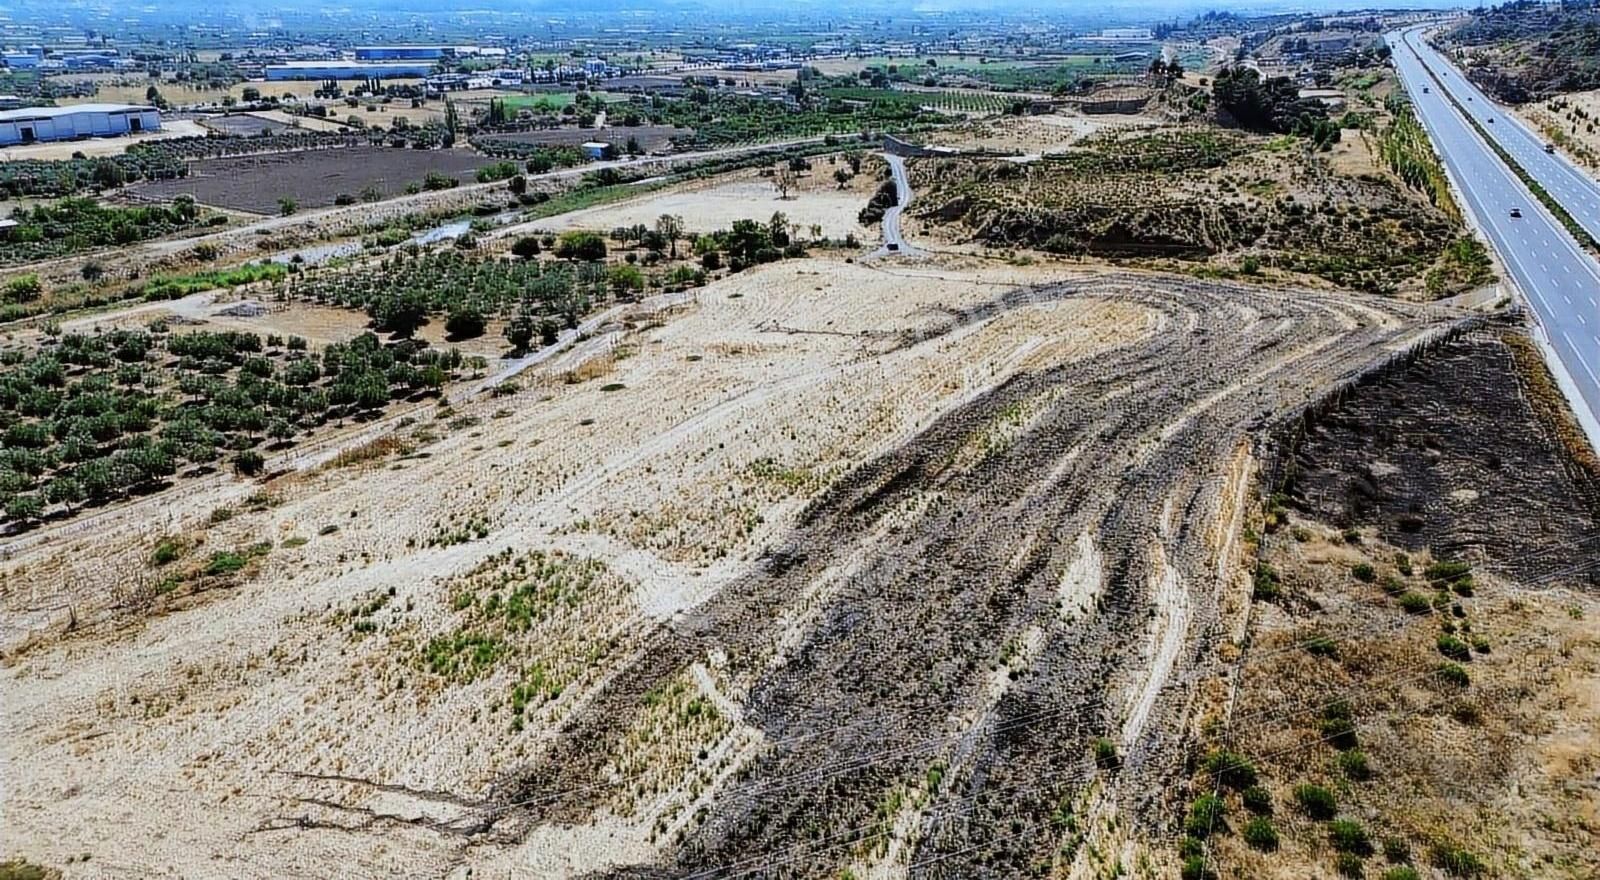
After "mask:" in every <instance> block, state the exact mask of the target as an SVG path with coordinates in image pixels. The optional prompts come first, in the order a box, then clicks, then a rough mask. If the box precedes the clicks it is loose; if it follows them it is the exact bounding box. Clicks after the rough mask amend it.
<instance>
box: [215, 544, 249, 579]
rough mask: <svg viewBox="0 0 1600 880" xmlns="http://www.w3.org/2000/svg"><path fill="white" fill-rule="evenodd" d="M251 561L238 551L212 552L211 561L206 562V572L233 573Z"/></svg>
mask: <svg viewBox="0 0 1600 880" xmlns="http://www.w3.org/2000/svg"><path fill="white" fill-rule="evenodd" d="M249 561H250V560H249V559H247V558H245V557H244V556H242V555H240V554H238V553H233V552H231V551H228V550H223V551H221V552H218V553H213V554H211V561H210V562H208V563H206V567H205V573H206V574H207V575H220V574H233V573H234V572H236V571H238V570H240V569H242V568H244V567H245V565H246V564H247V563H249Z"/></svg>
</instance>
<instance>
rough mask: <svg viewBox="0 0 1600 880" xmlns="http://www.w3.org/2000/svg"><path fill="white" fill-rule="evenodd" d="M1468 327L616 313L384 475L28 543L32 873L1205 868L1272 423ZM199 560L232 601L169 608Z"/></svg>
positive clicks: (922, 302)
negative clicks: (1174, 827)
mask: <svg viewBox="0 0 1600 880" xmlns="http://www.w3.org/2000/svg"><path fill="white" fill-rule="evenodd" d="M1456 320H1457V316H1456V315H1455V314H1454V313H1452V312H1449V311H1447V310H1443V309H1437V308H1433V307H1428V306H1422V305H1415V304H1407V303H1401V302H1395V301H1388V300H1382V299H1378V298H1372V297H1362V296H1359V295H1344V294H1329V293H1324V292H1317V291H1306V290H1276V289H1272V288H1267V287H1261V286H1236V285H1225V284H1214V283H1200V282H1195V281H1187V280H1183V279H1175V278H1172V277H1167V276H1157V275H1149V274H1136V273H1097V272H1077V273H1063V272H1059V271H1054V272H1052V271H1044V270H1037V269H1031V268H1026V267H995V266H994V265H993V264H992V263H987V262H981V261H963V260H960V259H953V260H952V259H944V260H939V261H934V260H922V261H917V262H913V263H902V264H896V263H892V262H889V263H849V262H843V261H838V260H827V259H809V260H792V261H784V262H780V263H774V264H769V265H766V266H762V267H759V268H755V269H751V270H748V271H745V272H742V273H739V274H738V275H736V276H733V277H731V278H729V279H726V280H724V281H721V282H717V283H715V284H713V285H711V286H709V287H707V288H704V289H702V290H700V291H699V292H698V294H697V296H696V299H695V300H694V301H692V302H691V303H689V304H687V305H686V306H680V307H676V308H674V309H671V310H668V311H665V312H652V311H649V310H639V311H635V312H632V313H622V314H619V315H617V316H616V318H615V321H614V322H613V323H611V324H610V325H608V326H607V327H603V328H601V329H599V330H597V331H596V332H595V333H594V334H593V335H592V337H591V338H590V339H589V340H588V341H586V342H585V343H582V344H580V346H579V347H578V348H577V349H574V350H573V352H571V353H570V355H569V356H563V357H562V358H560V359H557V360H556V361H555V362H553V363H551V364H549V365H547V366H545V367H543V368H540V369H539V370H537V371H536V372H534V373H531V374H528V375H525V376H523V377H520V378H519V380H518V386H519V389H518V390H516V392H515V393H513V394H510V395H507V396H499V397H494V398H489V399H483V400H481V401H461V402H458V403H457V404H456V405H455V406H453V407H450V408H443V409H436V410H433V411H431V412H426V411H424V412H418V413H414V414H411V415H410V416H408V420H407V421H404V422H398V423H394V425H393V427H395V428H396V430H395V432H394V433H391V434H387V435H383V436H384V438H386V439H384V440H383V442H382V444H381V445H380V444H379V443H378V441H377V440H375V441H374V443H373V444H372V445H371V446H370V447H368V448H366V451H365V452H364V453H363V454H361V455H345V456H340V457H339V458H337V459H335V460H333V461H330V462H328V463H327V464H326V465H324V466H322V467H318V468H315V469H312V470H310V471H307V472H303V473H298V474H288V475H285V476H281V477H278V478H273V479H268V480H266V481H264V482H262V483H259V484H252V483H247V482H242V481H237V480H235V481H227V480H222V481H218V482H216V483H214V484H212V483H208V484H203V485H199V486H198V487H197V488H196V489H195V490H194V491H192V492H189V493H187V494H185V496H184V497H182V498H179V499H176V500H171V501H169V500H163V501H162V502H161V504H160V505H159V506H157V505H155V504H146V503H142V502H134V503H133V504H131V505H129V506H128V507H126V508H124V509H120V510H118V511H115V513H114V515H112V516H108V517H106V518H103V519H100V520H98V521H96V522H95V524H94V529H93V533H92V534H90V533H85V532H81V531H80V532H72V531H63V532H62V533H61V534H59V535H55V536H51V535H45V536H42V538H41V539H40V540H37V541H33V542H30V543H28V544H27V545H26V546H23V547H21V548H18V549H15V550H14V551H13V552H10V553H8V554H6V556H7V558H6V559H5V560H4V561H3V562H0V607H3V608H4V609H5V613H4V615H3V618H0V619H3V620H4V621H5V624H6V629H5V633H4V642H3V645H4V648H3V649H4V652H5V654H4V659H5V665H4V668H3V670H0V702H3V703H4V705H5V706H6V712H5V714H4V718H3V720H0V723H3V725H4V727H3V730H0V767H3V772H4V776H5V778H6V780H7V785H6V786H5V789H4V792H3V794H0V797H3V798H4V800H3V804H4V806H3V809H4V813H5V815H6V816H7V821H6V832H5V835H6V843H7V850H8V854H9V853H14V854H16V855H23V856H27V857H28V858H30V859H32V860H34V861H36V862H41V863H44V864H49V865H52V866H56V867H60V868H63V869H65V870H66V871H67V872H68V874H69V876H88V875H105V874H109V875H126V876H145V875H151V874H158V873H171V874H175V875H182V876H188V877H213V876H214V877H254V876H261V877H265V876H283V875H285V874H297V873H304V874H313V875H323V874H327V873H330V872H334V873H339V874H341V875H344V876H386V875H392V874H396V873H404V874H409V875H426V876H455V877H466V876H468V875H469V874H470V875H471V876H475V877H481V876H508V875H516V876H540V877H561V876H593V875H595V874H597V873H598V874H601V875H611V876H701V875H703V874H715V875H717V876H739V875H743V874H747V873H751V872H764V873H776V874H780V875H783V876H795V877H823V876H838V875H840V874H841V873H843V872H844V871H847V870H848V871H850V872H852V873H853V874H854V875H855V876H913V875H914V876H918V877H963V878H966V877H1015V876H1018V875H1019V874H1021V873H1024V872H1031V871H1034V870H1038V869H1040V867H1041V866H1043V867H1044V868H1047V869H1050V870H1055V871H1060V872H1062V873H1064V874H1068V875H1072V876H1091V875H1092V874H1093V873H1095V871H1096V870H1097V869H1098V868H1097V866H1099V865H1101V864H1102V863H1103V862H1104V860H1105V859H1106V858H1107V857H1108V856H1107V854H1113V853H1114V854H1117V855H1116V858H1117V859H1118V861H1120V862H1121V863H1122V864H1124V865H1125V866H1126V867H1127V869H1128V870H1129V871H1130V872H1131V873H1134V874H1136V875H1137V876H1150V877H1153V876H1157V872H1158V871H1159V872H1162V873H1161V876H1169V875H1170V866H1171V863H1172V857H1171V855H1170V852H1169V848H1168V846H1167V844H1166V843H1165V842H1163V840H1164V835H1163V832H1161V831H1160V830H1159V829H1162V828H1164V827H1166V823H1165V821H1164V820H1163V818H1162V817H1164V816H1166V815H1168V814H1169V812H1170V809H1171V808H1172V802H1171V800H1170V799H1169V796H1168V795H1167V794H1165V792H1167V791H1168V786H1169V785H1172V784H1174V783H1176V782H1178V781H1180V780H1181V779H1183V778H1184V777H1185V775H1186V772H1187V770H1186V759H1185V755H1184V753H1183V749H1182V744H1183V743H1184V742H1185V741H1186V740H1187V739H1188V737H1189V735H1190V732H1191V727H1190V724H1191V711H1190V710H1191V707H1192V705H1193V703H1194V701H1195V699H1196V696H1197V688H1198V687H1199V683H1200V682H1201V681H1203V680H1205V679H1208V678H1209V677H1210V676H1211V675H1214V674H1215V673H1216V672H1217V670H1218V668H1219V664H1220V663H1221V662H1222V659H1221V658H1222V657H1223V654H1221V653H1219V650H1220V648H1223V647H1226V646H1225V645H1223V642H1224V640H1225V636H1226V634H1227V633H1229V632H1232V631H1233V630H1234V628H1235V627H1236V626H1237V625H1238V623H1239V621H1240V619H1241V615H1242V613H1243V611H1244V609H1245V607H1246V606H1247V605H1248V599H1247V596H1248V589H1249V573H1248V568H1247V566H1246V565H1245V563H1244V557H1243V554H1244V552H1245V550H1244V546H1243V543H1242V542H1241V541H1239V540H1237V536H1238V534H1239V533H1240V531H1241V529H1242V527H1243V524H1244V520H1245V518H1246V516H1247V515H1248V510H1247V508H1248V504H1247V501H1246V499H1247V497H1248V490H1249V487H1250V484H1251V481H1252V475H1253V473H1254V472H1255V468H1256V466H1257V461H1256V458H1255V456H1254V455H1253V453H1252V448H1253V447H1252V443H1251V439H1250V438H1251V436H1252V434H1253V433H1255V432H1257V431H1259V430H1260V429H1261V428H1262V427H1263V426H1264V425H1267V424H1271V423H1274V422H1275V421H1277V420H1279V419H1280V418H1283V417H1285V416H1286V415H1288V414H1291V413H1293V412H1296V411H1297V410H1298V409H1299V407H1301V406H1302V405H1304V404H1305V402H1306V401H1308V400H1310V399H1312V398H1313V397H1314V396H1315V395H1317V394H1318V393H1320V391H1321V390H1322V389H1324V388H1326V387H1327V386H1328V385H1329V384H1330V383H1333V382H1336V381H1339V380H1341V379H1344V378H1347V377H1349V376H1351V375H1352V374H1353V373H1356V372H1357V371H1360V370H1363V369H1365V368H1367V367H1368V366H1370V365H1372V364H1374V363H1375V362H1380V361H1383V360H1385V359H1387V358H1389V357H1391V356H1393V355H1394V354H1396V353H1397V352H1400V351H1404V350H1407V349H1408V348H1410V347H1412V346H1414V345H1416V344H1417V343H1418V342H1419V341H1420V340H1423V339H1425V338H1428V337H1430V336H1432V335H1434V334H1437V333H1439V332H1441V331H1443V330H1445V329H1446V328H1447V327H1449V326H1451V325H1452V324H1453V322H1454V321H1456ZM247 499H248V500H247ZM224 507H226V508H228V515H226V516H222V515H218V514H216V513H215V512H214V511H216V510H218V509H219V508H224ZM158 545H162V546H168V547H171V548H175V549H171V550H168V551H163V552H162V553H157V552H156V550H157V547H158ZM246 546H248V547H251V548H255V549H253V550H252V554H251V556H250V562H249V563H248V564H247V565H245V566H244V567H242V568H238V569H235V570H232V571H224V572H217V573H214V574H206V572H209V571H210V570H211V568H212V567H214V566H215V565H216V563H215V559H216V557H215V556H214V555H213V554H215V553H216V552H218V551H223V550H229V549H230V548H239V547H246ZM174 557H175V558H174ZM208 560H211V561H210V562H208ZM169 566H170V567H176V568H178V569H181V570H190V569H198V570H199V573H200V575H201V576H202V577H201V579H200V580H199V583H202V584H206V585H208V586H209V588H208V589H205V590H203V591H197V592H192V593H186V594H184V595H183V596H182V597H181V598H163V596H164V594H162V593H160V592H159V591H151V590H148V589H140V588H139V585H141V584H149V583H159V582H160V580H161V578H163V577H164V576H165V572H167V571H170V570H171V569H170V568H168V567H169ZM1099 737H1104V738H1106V739H1107V740H1108V741H1109V742H1111V743H1113V748H1114V750H1115V752H1116V755H1117V761H1116V762H1115V767H1113V766H1111V764H1109V763H1107V762H1105V761H1100V762H1098V763H1097V760H1096V758H1095V752H1094V750H1093V749H1092V748H1091V747H1092V745H1093V743H1094V742H1095V740H1096V738H1099ZM85 854H87V855H88V859H87V860H84V859H83V858H82V857H83V856H84V855H85ZM69 859H71V860H72V861H70V862H69V861H68V860H69Z"/></svg>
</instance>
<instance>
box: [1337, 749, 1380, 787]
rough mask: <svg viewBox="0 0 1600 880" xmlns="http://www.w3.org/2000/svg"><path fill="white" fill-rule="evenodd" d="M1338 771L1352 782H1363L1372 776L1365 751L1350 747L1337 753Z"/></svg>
mask: <svg viewBox="0 0 1600 880" xmlns="http://www.w3.org/2000/svg"><path fill="white" fill-rule="evenodd" d="M1338 761H1339V772H1341V773H1343V774H1344V776H1345V778H1346V779H1349V780H1351V781H1354V782H1365V781H1366V780H1368V779H1371V778H1372V767H1371V765H1369V764H1368V763H1367V753H1366V752H1363V751H1361V750H1360V749H1351V750H1350V751H1348V752H1340V753H1339V758H1338Z"/></svg>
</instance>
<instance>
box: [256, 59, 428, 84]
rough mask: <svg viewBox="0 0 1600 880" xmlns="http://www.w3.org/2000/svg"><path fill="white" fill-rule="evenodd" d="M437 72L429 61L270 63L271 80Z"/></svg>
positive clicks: (419, 75) (408, 76)
mask: <svg viewBox="0 0 1600 880" xmlns="http://www.w3.org/2000/svg"><path fill="white" fill-rule="evenodd" d="M431 73H433V64H432V63H431V62H426V61H394V62H382V61H286V62H284V63H282V64H268V65H267V67H266V74H267V79H268V80H274V81H278V80H291V79H373V78H377V79H396V78H405V79H421V78H422V77H425V76H428V75H429V74H431Z"/></svg>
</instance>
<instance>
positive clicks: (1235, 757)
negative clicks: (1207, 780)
mask: <svg viewBox="0 0 1600 880" xmlns="http://www.w3.org/2000/svg"><path fill="white" fill-rule="evenodd" d="M1205 768H1206V772H1207V773H1210V774H1211V775H1212V776H1213V777H1215V778H1216V780H1217V782H1219V783H1220V784H1222V785H1226V786H1227V787H1229V788H1233V789H1244V788H1249V787H1250V786H1252V785H1255V784H1256V768H1255V765H1254V764H1252V763H1250V759H1249V758H1246V757H1245V756H1244V755H1241V754H1239V753H1237V752H1230V751H1228V750H1227V749H1216V750H1215V751H1213V752H1212V753H1211V754H1210V755H1207V756H1206V763H1205Z"/></svg>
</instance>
